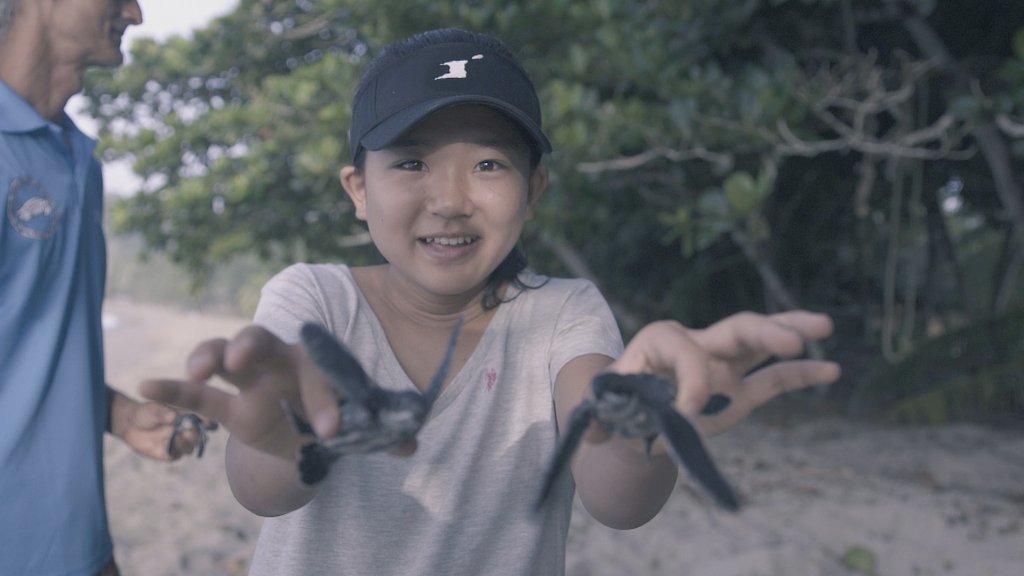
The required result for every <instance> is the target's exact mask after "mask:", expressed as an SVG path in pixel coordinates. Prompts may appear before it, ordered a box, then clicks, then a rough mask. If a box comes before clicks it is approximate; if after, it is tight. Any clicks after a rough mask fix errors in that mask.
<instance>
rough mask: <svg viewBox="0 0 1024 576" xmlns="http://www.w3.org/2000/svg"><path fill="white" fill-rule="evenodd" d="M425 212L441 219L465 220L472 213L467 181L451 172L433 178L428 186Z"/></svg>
mask: <svg viewBox="0 0 1024 576" xmlns="http://www.w3.org/2000/svg"><path fill="white" fill-rule="evenodd" d="M428 187H429V191H428V192H427V210H428V211H429V212H430V213H431V214H435V215H437V216H441V217H442V218H465V217H468V216H470V215H472V213H473V202H472V200H471V199H470V183H469V182H468V179H467V178H465V177H463V176H459V175H456V174H453V173H451V172H448V173H442V174H439V175H437V177H435V178H433V179H432V181H431V182H430V184H429V185H428Z"/></svg>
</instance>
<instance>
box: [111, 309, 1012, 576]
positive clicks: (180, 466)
mask: <svg viewBox="0 0 1024 576" xmlns="http://www.w3.org/2000/svg"><path fill="white" fill-rule="evenodd" d="M105 313H106V316H107V320H108V322H107V323H108V328H107V330H106V338H107V342H106V346H107V366H108V379H109V381H110V382H111V383H112V384H113V385H115V386H116V387H118V388H120V389H122V390H124V391H125V392H126V393H129V394H133V395H134V394H135V386H136V385H137V383H138V382H139V381H140V380H142V379H143V378H146V377H152V376H177V375H180V374H181V372H182V366H183V363H184V360H185V358H186V356H187V354H188V352H189V350H191V348H192V347H193V346H194V345H195V344H196V343H198V342H200V341H202V340H204V339H206V338H211V337H230V336H231V335H233V334H235V333H236V332H237V331H238V329H240V328H241V327H242V326H244V325H245V321H244V320H242V319H239V318H232V317H223V316H216V315H201V314H197V313H190V312H181V311H177V310H173V309H168V308H162V307H159V306H153V305H141V304H134V303H131V302H127V301H122V300H111V301H109V302H108V303H107V305H106V307H105ZM225 440H226V434H225V433H224V432H223V431H219V432H215V433H213V434H212V435H211V437H210V442H209V444H208V445H207V449H206V454H205V456H204V457H203V458H202V459H200V460H195V459H191V458H190V459H187V460H185V461H180V462H176V463H173V464H163V463H157V462H151V461H147V460H144V459H142V458H140V457H138V456H136V455H134V454H133V453H132V452H131V451H130V450H129V449H127V448H126V447H125V446H123V445H122V444H120V443H119V442H117V441H116V440H112V439H108V440H107V444H106V448H107V457H106V471H107V495H108V508H109V511H110V524H111V532H112V533H113V536H114V544H115V553H116V556H117V559H118V562H119V564H120V566H121V569H122V572H123V574H125V576H171V575H241V574H246V572H247V570H248V565H249V561H250V558H251V556H252V551H253V548H254V546H255V542H256V538H257V536H258V534H259V527H260V522H261V520H260V519H259V518H258V517H256V516H254V515H252V514H250V513H249V512H248V511H246V510H245V509H244V508H242V507H241V506H239V505H238V504H237V503H236V502H235V500H234V498H233V497H232V496H231V492H230V490H229V488H228V487H227V483H226V482H225V480H224V474H223V453H224V442H225ZM709 447H710V449H711V451H712V453H713V454H714V455H715V457H716V459H717V460H718V462H719V465H720V466H721V468H722V470H723V472H724V473H725V474H726V476H727V477H728V478H730V479H731V480H732V481H733V483H734V484H735V485H736V487H737V489H738V490H739V492H740V493H741V495H742V497H743V499H744V502H745V507H744V509H743V510H742V511H741V512H740V513H739V514H729V513H723V512H720V511H718V510H715V509H714V508H712V507H711V506H709V504H708V503H707V501H706V499H705V498H704V496H703V495H702V494H700V493H699V492H697V491H696V490H695V489H694V488H693V487H692V485H691V484H690V482H689V481H688V480H687V479H686V478H685V477H681V479H680V480H679V482H678V483H677V485H676V491H675V494H674V495H673V497H672V498H671V500H670V501H669V503H668V505H667V506H666V508H665V509H664V510H663V511H662V512H661V514H659V516H658V517H657V518H655V519H654V520H653V521H652V522H650V523H649V524H647V525H646V526H643V527H642V528H639V529H637V530H632V531H626V532H621V531H616V530H611V529H608V528H605V527H603V526H601V525H600V524H597V523H596V522H594V521H593V520H591V519H590V518H589V516H588V515H587V513H586V511H584V510H583V509H582V508H579V507H577V510H576V513H575V515H574V517H573V522H572V526H571V529H570V535H569V545H568V560H567V566H566V568H567V574H569V575H570V576H586V575H595V576H603V575H608V576H611V575H621V574H631V575H643V574H688V575H692V576H760V575H765V576H769V575H770V576H775V575H778V576H802V575H807V576H819V575H820V576H832V575H846V574H851V575H855V574H877V575H879V576H903V575H906V576H918V575H962V576H1021V575H1022V574H1024V432H1022V431H1021V430H1020V429H1017V430H997V429H991V428H986V427H982V426H978V425H971V424H953V425H945V426H935V427H894V426H881V425H877V424H866V423H862V422H855V421H851V420H848V419H844V418H841V417H836V416H821V417H817V416H814V415H813V414H807V415H806V417H805V418H795V417H792V416H791V417H788V418H781V419H780V418H778V417H773V418H767V417H758V416H755V417H753V418H751V419H749V420H748V421H746V422H745V423H743V424H742V425H740V426H739V427H737V428H736V429H734V430H732V431H730V432H729V433H727V434H725V435H722V436H719V437H716V438H713V439H711V440H710V441H709Z"/></svg>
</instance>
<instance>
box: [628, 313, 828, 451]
mask: <svg viewBox="0 0 1024 576" xmlns="http://www.w3.org/2000/svg"><path fill="white" fill-rule="evenodd" d="M832 330H833V325H832V320H831V318H829V317H828V316H827V315H824V314H816V313H812V312H807V311H804V310H794V311H790V312H782V313H779V314H772V315H767V316H766V315H762V314H755V313H752V312H741V313H739V314H735V315H733V316H730V317H728V318H725V319H724V320H721V321H719V322H716V323H715V324H712V325H711V326H709V327H708V328H705V329H702V330H693V329H689V328H686V327H684V326H682V325H681V324H679V323H678V322H673V321H660V322H654V323H651V324H648V325H647V326H645V327H644V328H643V329H642V330H640V332H638V333H637V334H636V336H635V337H634V338H633V340H632V341H631V342H630V343H629V346H627V347H626V350H625V351H624V352H623V354H622V356H621V357H620V358H619V359H618V360H616V361H615V362H614V363H613V364H612V365H611V366H610V367H609V370H610V371H614V372H620V373H624V374H625V373H634V372H650V373H654V374H658V375H661V376H663V377H665V378H668V379H669V380H671V381H673V382H675V383H676V385H677V386H678V387H679V392H678V395H677V397H676V409H677V410H679V412H681V413H682V414H683V415H685V416H687V417H688V418H690V419H691V420H692V421H693V422H694V423H695V424H696V425H697V426H698V427H699V428H700V429H701V432H703V433H704V434H705V435H708V436H711V435H714V434H719V433H721V432H724V431H726V430H728V429H729V428H731V427H732V426H734V425H735V424H737V423H738V422H740V421H742V420H743V419H744V418H746V417H747V415H748V414H750V412H751V411H753V410H754V409H756V408H757V407H758V406H761V405H762V404H764V403H765V402H767V401H769V400H771V399H772V398H774V397H775V396H777V395H779V394H781V393H783V392H789V391H792V390H798V389H800V388H805V387H807V386H813V385H818V384H829V383H831V382H834V381H835V380H837V379H838V378H839V374H840V369H839V365H838V364H836V363H835V362H831V361H825V360H811V359H802V358H799V356H801V355H802V354H803V352H804V347H805V345H806V343H807V342H809V341H817V340H822V339H824V338H827V337H829V336H830V335H831V334H832ZM771 358H778V359H779V360H778V361H776V362H772V363H770V364H766V365H764V364H765V362H766V361H767V360H769V359H771ZM762 365H764V366H763V367H760V368H758V367H759V366H762ZM755 368H757V369H756V370H755ZM752 370H753V371H752ZM712 394H723V395H725V396H727V397H728V398H729V400H730V403H729V405H728V407H726V409H725V410H722V411H721V412H718V413H717V414H713V415H701V414H700V411H701V409H702V408H703V407H704V406H705V404H706V403H707V402H708V400H709V399H710V397H711V395H712Z"/></svg>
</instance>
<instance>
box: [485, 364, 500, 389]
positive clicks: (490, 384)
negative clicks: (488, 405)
mask: <svg viewBox="0 0 1024 576" xmlns="http://www.w3.org/2000/svg"><path fill="white" fill-rule="evenodd" d="M484 378H485V379H486V385H487V391H488V392H490V391H491V390H494V385H495V384H497V383H498V372H497V371H496V370H495V369H494V368H488V369H487V372H485V373H484Z"/></svg>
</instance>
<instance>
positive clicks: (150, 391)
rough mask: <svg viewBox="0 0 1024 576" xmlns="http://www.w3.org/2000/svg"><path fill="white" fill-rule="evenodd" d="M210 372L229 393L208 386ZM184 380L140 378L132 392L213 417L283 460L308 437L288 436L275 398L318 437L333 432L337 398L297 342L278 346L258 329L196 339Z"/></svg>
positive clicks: (290, 429) (242, 438)
mask: <svg viewBox="0 0 1024 576" xmlns="http://www.w3.org/2000/svg"><path fill="white" fill-rule="evenodd" d="M214 376H217V377H220V378H221V379H223V380H224V381H225V382H227V383H228V384H230V385H231V386H232V387H233V388H234V390H230V389H229V388H228V387H217V386H212V385H210V383H209V380H210V379H211V378H213V377H214ZM186 378H187V379H186V380H172V379H155V380H146V381H144V382H142V383H141V385H140V389H139V390H140V393H141V394H142V395H143V396H145V397H146V398H149V399H151V400H155V401H157V402H162V403H165V404H171V405H174V406H178V407H181V408H184V409H186V410H191V411H194V412H197V413H199V414H201V415H202V416H204V417H206V418H208V419H210V420H213V421H216V422H219V423H220V424H222V425H223V426H224V427H225V428H227V429H228V431H229V432H230V433H231V434H232V436H233V437H235V438H237V439H238V440H240V441H242V442H243V443H245V444H247V445H249V446H251V447H253V448H255V449H257V450H260V451H263V452H267V453H269V454H273V455H275V456H278V457H280V458H284V459H287V460H292V459H294V457H295V454H296V452H297V450H298V447H299V446H300V445H301V444H304V443H306V442H308V441H309V438H305V439H303V438H301V437H300V436H299V435H298V434H297V433H296V431H295V429H294V427H293V423H292V422H290V421H289V419H288V417H287V415H286V412H285V410H284V409H283V407H282V406H283V402H287V403H288V404H289V405H290V406H291V407H292V408H293V409H295V410H296V411H298V412H300V413H301V414H304V415H305V417H307V419H308V420H310V423H311V424H312V426H313V428H314V429H315V430H316V431H317V433H318V434H319V435H321V436H330V435H333V434H335V433H336V432H337V429H338V409H337V398H336V397H335V395H334V392H333V391H332V390H331V388H330V386H329V384H328V382H327V380H326V377H325V376H324V375H323V373H322V372H320V370H319V369H318V368H317V367H316V366H315V365H314V364H313V362H312V360H310V359H309V357H308V356H307V354H306V352H305V350H304V349H303V348H302V346H301V345H297V344H296V345H291V344H286V343H284V342H283V341H281V340H280V339H279V338H277V337H276V336H275V335H273V334H272V333H271V332H269V331H268V330H266V329H264V328H262V327H259V326H249V327H247V328H245V329H243V330H242V331H241V332H239V333H238V335H237V336H235V337H234V338H233V339H231V340H225V339H223V338H218V339H214V340H207V341H205V342H203V343H201V344H200V345H199V346H197V347H196V348H195V349H194V350H193V351H192V354H191V355H190V356H189V358H188V362H187V364H186Z"/></svg>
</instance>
